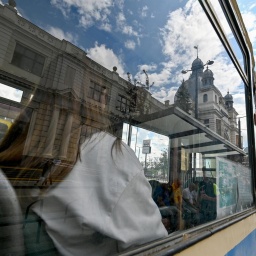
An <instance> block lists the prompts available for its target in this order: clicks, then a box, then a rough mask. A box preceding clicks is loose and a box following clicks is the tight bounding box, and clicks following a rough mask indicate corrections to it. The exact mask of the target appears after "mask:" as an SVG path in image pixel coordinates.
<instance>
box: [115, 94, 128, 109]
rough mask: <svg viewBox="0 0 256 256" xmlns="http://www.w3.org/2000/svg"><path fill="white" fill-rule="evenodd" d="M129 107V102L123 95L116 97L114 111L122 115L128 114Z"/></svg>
mask: <svg viewBox="0 0 256 256" xmlns="http://www.w3.org/2000/svg"><path fill="white" fill-rule="evenodd" d="M130 107H131V101H130V100H128V99H127V98H125V97H124V96H123V95H120V94H119V95H118V97H117V106H116V109H117V110H119V111H121V112H122V113H129V112H130Z"/></svg>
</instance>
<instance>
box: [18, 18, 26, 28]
mask: <svg viewBox="0 0 256 256" xmlns="http://www.w3.org/2000/svg"><path fill="white" fill-rule="evenodd" d="M18 24H19V25H20V26H21V27H24V26H25V25H26V22H25V21H24V20H22V19H18Z"/></svg>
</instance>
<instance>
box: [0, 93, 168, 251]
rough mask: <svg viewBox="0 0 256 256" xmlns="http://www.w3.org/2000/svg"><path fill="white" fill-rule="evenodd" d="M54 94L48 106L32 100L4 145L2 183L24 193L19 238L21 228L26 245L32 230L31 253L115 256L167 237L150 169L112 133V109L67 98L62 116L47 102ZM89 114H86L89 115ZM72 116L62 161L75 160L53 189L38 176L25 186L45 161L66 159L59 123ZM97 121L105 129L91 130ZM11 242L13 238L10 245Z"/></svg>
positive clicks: (18, 210)
mask: <svg viewBox="0 0 256 256" xmlns="http://www.w3.org/2000/svg"><path fill="white" fill-rule="evenodd" d="M47 96H48V97H45V98H44V99H45V101H41V102H40V103H39V104H37V102H32V103H31V104H30V105H29V106H28V107H27V108H25V110H24V111H23V112H22V113H21V114H20V116H19V117H18V118H17V120H16V121H15V122H14V124H13V125H12V126H11V128H10V129H9V131H8V133H7V134H6V136H5V137H4V138H3V140H2V142H1V145H0V165H1V166H2V171H1V175H2V177H3V179H4V180H5V181H6V182H5V183H1V185H2V184H4V186H6V185H8V187H10V189H11V190H12V191H13V189H12V185H17V184H18V185H20V186H19V187H20V188H21V189H19V190H18V191H17V197H16V196H14V197H12V202H11V206H12V207H11V206H8V207H9V212H10V211H13V212H14V214H15V215H16V216H19V217H20V219H22V218H24V215H26V216H25V217H26V219H25V224H24V227H23V230H22V227H21V225H20V226H19V227H17V226H15V230H16V233H17V232H18V230H19V231H20V232H19V234H20V244H21V245H20V246H22V243H23V242H22V241H23V237H22V233H23V232H24V240H25V252H26V253H27V254H29V253H37V252H38V250H39V251H40V250H49V251H52V253H54V252H56V253H60V254H61V255H111V254H114V253H118V252H121V251H124V250H126V249H127V248H131V247H133V246H135V245H140V244H144V243H147V242H150V241H153V240H156V239H160V238H163V237H165V236H167V231H166V229H165V227H164V225H163V224H162V220H161V215H160V212H159V210H158V208H157V206H156V204H155V203H154V201H153V199H152V197H151V187H150V185H149V183H148V181H147V179H146V178H145V176H144V172H143V168H142V166H141V164H140V162H139V160H138V159H137V158H136V156H135V154H134V152H133V151H132V149H130V147H128V146H127V145H126V144H125V143H123V142H122V141H121V139H119V138H117V137H115V136H114V135H112V134H113V131H114V130H115V126H116V124H113V123H111V122H109V121H106V120H107V119H106V115H105V112H104V109H103V108H101V109H97V111H95V110H93V109H89V107H88V106H86V105H85V103H81V105H80V102H76V104H74V102H69V99H65V98H63V102H62V107H63V108H62V109H61V111H60V109H56V108H55V109H54V110H53V111H52V106H51V105H50V104H49V101H48V99H47V98H52V99H53V100H54V99H55V96H56V95H47ZM35 98H36V97H35V96H34V99H35ZM41 99H42V97H41ZM51 103H53V102H51ZM65 104H67V105H65ZM35 105H36V108H35ZM53 105H54V104H53ZM70 105H71V106H72V107H71V109H70V108H69V107H70ZM77 106H78V107H77ZM87 107H88V109H87ZM81 109H83V113H85V114H81V112H80V110H81ZM65 110H69V111H65ZM78 110H79V111H78ZM77 111H78V112H77ZM36 115H37V118H35V117H36ZM39 116H40V118H42V119H43V120H40V118H39ZM71 116H72V118H71ZM92 117H93V119H92ZM33 118H34V119H33ZM65 118H67V122H66V123H65V124H64V128H63V129H64V130H63V131H62V132H63V137H62V145H61V146H62V148H60V151H59V152H61V153H62V157H63V155H64V154H66V156H67V157H66V159H67V160H66V161H63V162H62V163H61V164H59V165H57V166H55V167H56V168H55V171H54V176H53V177H51V179H52V180H53V184H52V185H51V184H48V185H47V184H46V183H45V181H43V183H42V184H39V186H35V184H34V183H35V179H34V178H33V177H32V176H31V177H27V178H26V181H25V182H22V179H21V178H22V177H24V173H31V175H34V173H35V172H36V171H37V170H38V166H40V165H41V164H42V162H45V158H47V160H48V161H49V155H52V156H53V157H54V158H56V157H58V156H59V155H58V151H57V150H56V147H53V144H54V141H52V140H53V137H54V136H53V134H54V133H56V130H55V131H54V130H53V128H54V123H56V122H57V123H58V120H60V119H62V120H64V119H65ZM56 119H57V120H56ZM72 120H73V122H72ZM95 120H96V121H97V125H98V126H97V128H94V129H88V127H95V126H96V125H95V123H96V121H95ZM99 120H100V121H102V120H103V121H102V122H101V123H99ZM42 121H43V122H44V123H46V122H48V124H49V130H48V133H47V132H45V130H44V127H42V126H41V124H42V123H43V122H42ZM55 128H56V127H55ZM71 128H72V129H71ZM83 128H85V129H84V130H83ZM40 129H41V133H39V131H40ZM68 131H70V134H69V133H68ZM38 135H39V136H38ZM31 138H32V139H33V140H34V144H32V143H30V147H29V148H27V149H26V146H27V144H28V140H29V139H31ZM36 139H37V141H36V143H35V140H36ZM65 140H66V141H65ZM82 141H83V142H82ZM63 147H66V150H67V151H66V152H65V150H64V148H63ZM24 152H25V154H24ZM44 156H45V157H44ZM46 156H47V157H46ZM53 157H52V158H53ZM51 160H53V159H51ZM8 168H12V169H13V170H15V172H16V174H15V179H14V180H12V181H11V183H10V182H8V181H7V179H8V178H7V177H5V175H4V173H5V172H6V171H7V170H8ZM30 170H35V171H33V172H32V171H30ZM48 171H49V170H45V172H48ZM30 178H31V179H30ZM37 180H40V176H39V175H38V177H37ZM28 184H30V185H29V186H28V187H27V189H26V188H24V185H28ZM36 185H37V184H36ZM33 186H34V187H33ZM13 194H14V195H15V192H13ZM7 196H9V195H6V197H7ZM18 200H19V201H18ZM7 202H9V198H8V200H6V198H3V197H1V202H0V204H1V205H2V206H3V205H5V206H6V204H7ZM9 203H10V202H9ZM6 207H7V206H6ZM8 207H7V208H8ZM10 208H11V209H10ZM9 212H8V214H9ZM6 214H7V211H6ZM8 216H10V215H8ZM7 222H8V223H5V225H9V226H10V225H12V224H13V223H12V220H11V219H9V218H8V220H7ZM163 222H164V221H163ZM42 224H43V225H42ZM6 232H7V237H8V231H7V230H6ZM12 232H14V230H13V231H12ZM40 234H41V235H40ZM40 237H41V238H40ZM42 237H43V239H42ZM15 239H16V238H15ZM40 239H42V240H43V241H42V243H41V244H40ZM16 240H17V239H16ZM9 244H10V243H8V239H7V240H6V243H5V244H3V247H5V246H9ZM9 249H10V248H9ZM13 250H15V248H14V249H13ZM52 255H54V254H52Z"/></svg>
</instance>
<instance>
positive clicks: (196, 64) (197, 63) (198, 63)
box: [191, 57, 204, 71]
mask: <svg viewBox="0 0 256 256" xmlns="http://www.w3.org/2000/svg"><path fill="white" fill-rule="evenodd" d="M201 68H202V69H203V68H204V64H203V62H202V60H201V59H199V58H198V57H197V58H196V59H195V60H194V61H193V62H192V67H191V70H192V71H194V70H196V69H201Z"/></svg>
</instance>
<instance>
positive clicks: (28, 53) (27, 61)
mask: <svg viewBox="0 0 256 256" xmlns="http://www.w3.org/2000/svg"><path fill="white" fill-rule="evenodd" d="M44 62H45V57H44V56H43V55H41V54H39V53H36V52H35V51H33V50H31V49H28V48H27V47H25V46H23V45H20V44H18V43H17V44H16V47H15V50H14V54H13V58H12V64H13V65H15V66H17V67H19V68H21V69H23V70H26V71H28V72H31V73H32V74H34V75H37V76H41V74H42V71H43V67H44Z"/></svg>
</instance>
